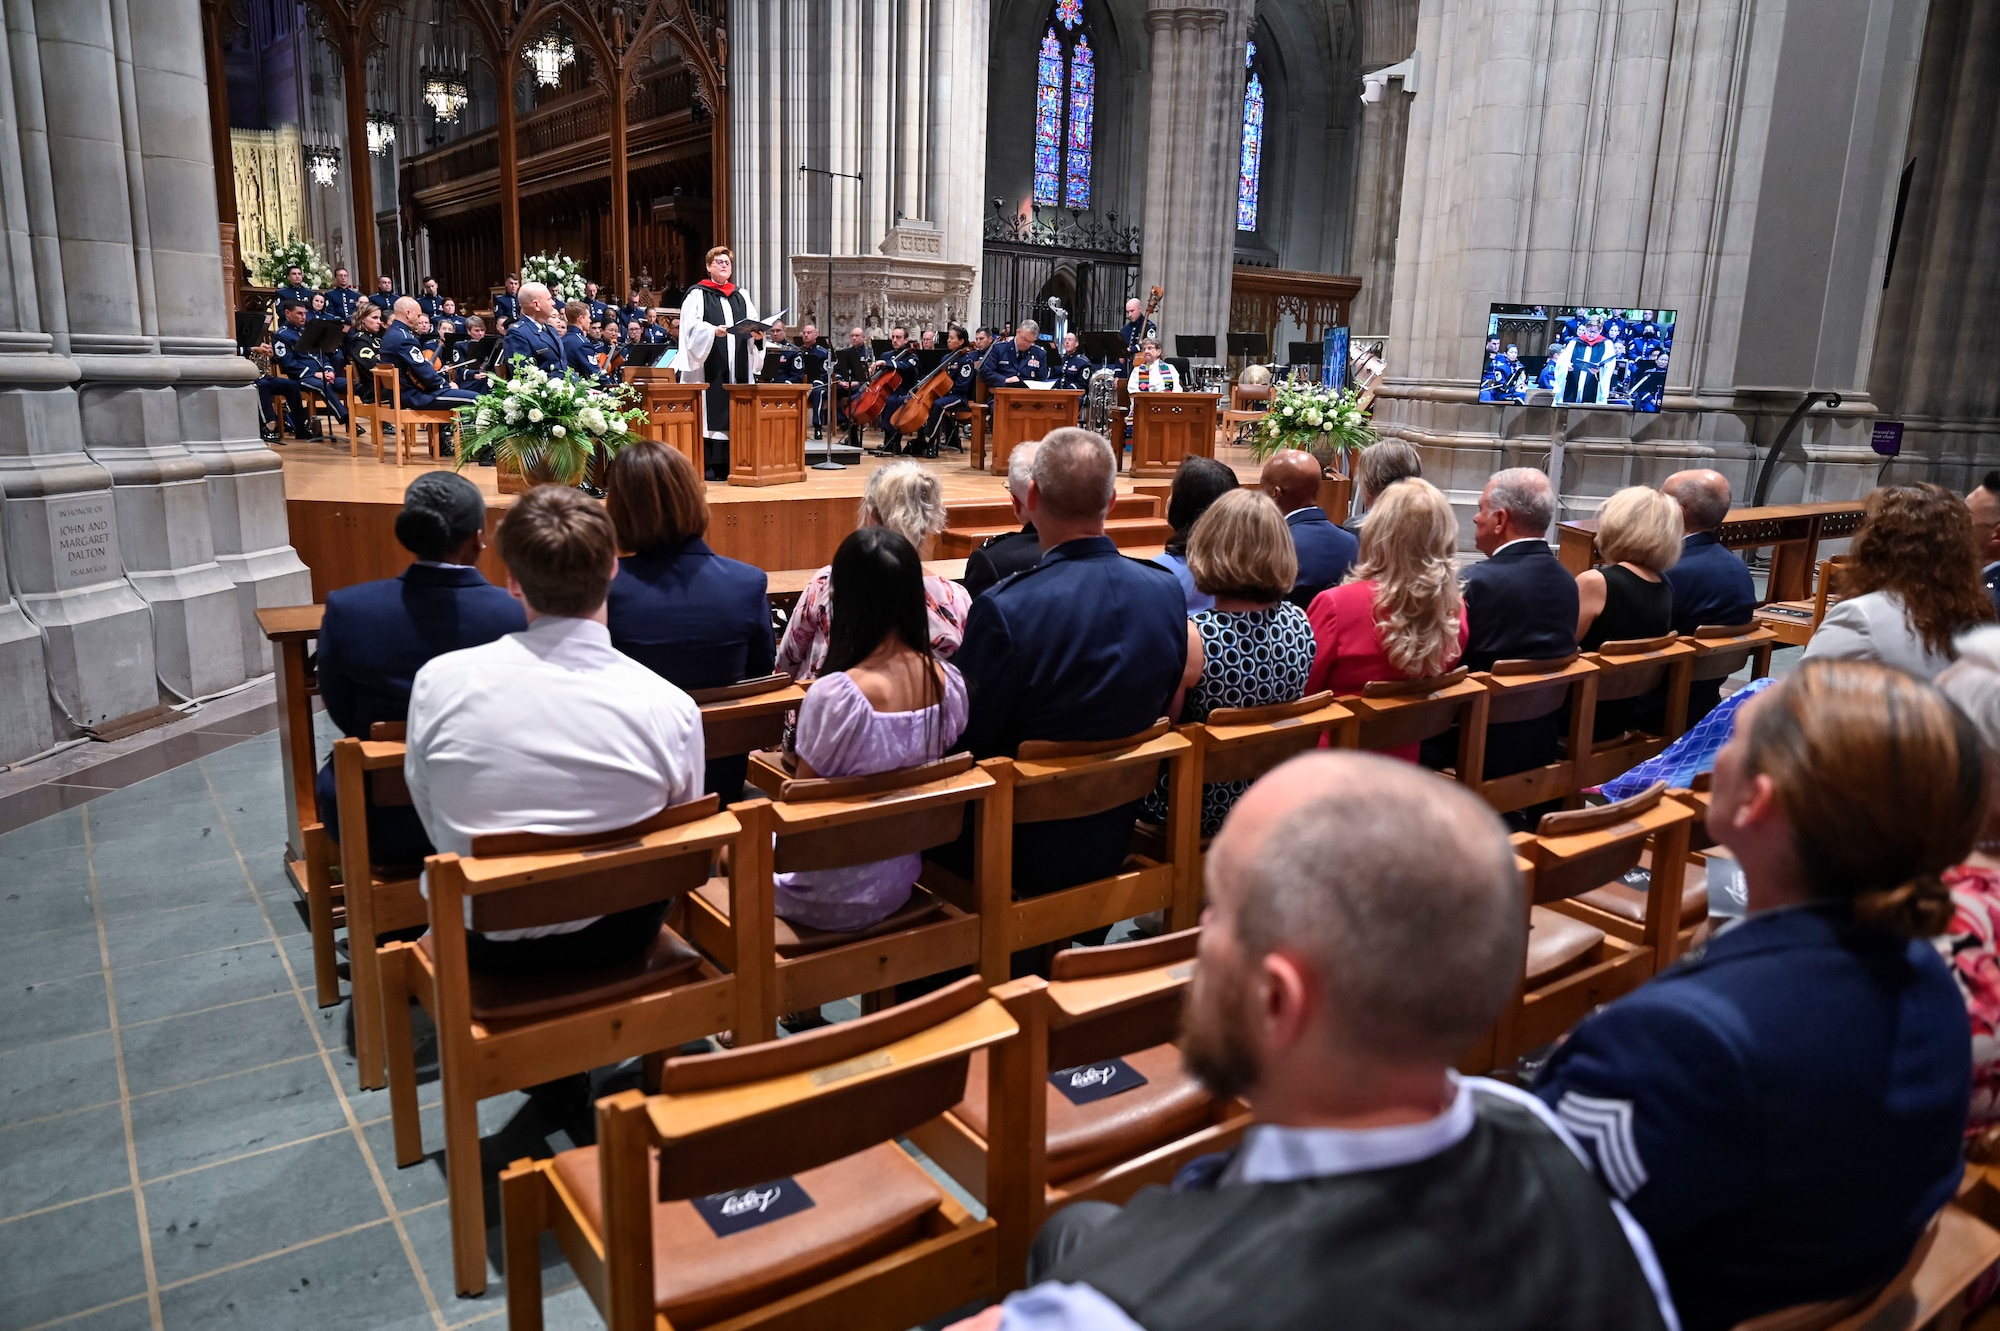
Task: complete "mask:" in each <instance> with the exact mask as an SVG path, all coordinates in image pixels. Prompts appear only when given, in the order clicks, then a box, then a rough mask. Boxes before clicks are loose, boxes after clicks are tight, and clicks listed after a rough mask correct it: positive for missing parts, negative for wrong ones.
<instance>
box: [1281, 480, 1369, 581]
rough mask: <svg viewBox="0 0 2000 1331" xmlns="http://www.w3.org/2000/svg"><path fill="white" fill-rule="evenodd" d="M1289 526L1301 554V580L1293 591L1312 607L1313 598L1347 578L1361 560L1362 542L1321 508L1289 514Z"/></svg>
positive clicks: (1287, 521) (1304, 509)
mask: <svg viewBox="0 0 2000 1331" xmlns="http://www.w3.org/2000/svg"><path fill="white" fill-rule="evenodd" d="M1285 525H1286V526H1287V527H1290V528H1291V529H1292V546H1293V548H1294V549H1296V550H1297V551H1298V552H1299V577H1298V581H1297V582H1295V583H1294V584H1292V590H1293V592H1294V595H1295V597H1303V598H1304V602H1305V603H1306V604H1310V603H1311V601H1312V598H1313V597H1315V596H1317V595H1319V594H1320V593H1321V592H1323V591H1325V590H1326V589H1327V588H1328V587H1331V586H1333V585H1334V584H1335V583H1337V582H1339V581H1340V580H1341V579H1342V578H1344V577H1346V576H1347V570H1348V569H1350V568H1352V567H1354V561H1355V560H1356V559H1357V558H1359V557H1360V554H1361V542H1360V541H1358V540H1356V539H1355V537H1354V534H1353V533H1352V532H1350V531H1348V530H1347V529H1345V528H1344V527H1338V526H1335V525H1334V522H1333V519H1332V518H1329V517H1328V516H1327V515H1326V510H1325V509H1323V508H1321V507H1319V506H1318V505H1317V504H1312V505H1308V506H1307V507H1305V508H1295V509H1293V510H1292V511H1291V512H1289V513H1287V514H1285Z"/></svg>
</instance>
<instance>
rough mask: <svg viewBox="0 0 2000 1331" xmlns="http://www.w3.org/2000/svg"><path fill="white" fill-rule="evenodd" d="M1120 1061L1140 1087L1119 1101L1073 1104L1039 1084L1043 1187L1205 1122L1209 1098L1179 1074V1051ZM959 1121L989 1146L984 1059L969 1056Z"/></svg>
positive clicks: (1168, 1048)
mask: <svg viewBox="0 0 2000 1331" xmlns="http://www.w3.org/2000/svg"><path fill="white" fill-rule="evenodd" d="M1124 1059H1125V1061H1126V1062H1127V1063H1129V1064H1131V1066H1132V1068H1133V1070H1134V1071H1136V1072H1138V1074H1139V1075H1140V1076H1142V1077H1144V1078H1145V1079H1146V1084H1145V1085H1144V1086H1138V1087H1134V1088H1133V1089H1132V1090H1129V1091H1125V1092H1122V1093H1120V1094H1118V1095H1110V1096H1106V1097H1105V1098H1104V1099H1102V1100H1093V1101H1091V1102H1090V1103H1089V1104H1083V1105H1079V1104H1072V1103H1071V1102H1070V1099H1069V1097H1068V1096H1066V1095H1064V1094H1063V1093H1062V1092H1061V1091H1059V1090H1057V1089H1056V1088H1055V1087H1054V1086H1051V1085H1049V1084H1048V1083H1046V1082H1044V1083H1043V1086H1042V1091H1043V1093H1044V1095H1046V1096H1047V1098H1048V1161H1049V1164H1048V1181H1049V1182H1051V1183H1062V1182H1064V1181H1066V1180H1068V1179H1073V1178H1076V1177H1077V1176H1079V1175H1081V1174H1088V1173H1090V1172H1091V1171H1092V1170H1094V1169H1100V1168H1102V1167H1103V1166H1105V1165H1108V1164H1112V1163H1114V1162H1116V1161H1119V1160H1124V1159H1128V1158H1130V1157H1132V1156H1135V1155H1142V1154H1144V1153H1145V1152H1147V1151H1149V1150H1151V1149H1153V1148H1154V1147H1156V1146H1163V1145H1165V1144H1166V1143H1168V1142H1170V1141H1172V1140H1174V1139H1175V1138H1176V1137H1183V1136H1186V1135H1187V1134H1188V1133H1190V1132H1193V1131H1194V1130H1195V1129H1196V1128H1199V1127H1200V1126H1201V1125H1202V1124H1203V1123H1205V1122H1207V1121H1208V1120H1209V1117H1210V1115H1211V1112H1212V1111H1213V1109H1214V1106H1215V1097H1214V1096H1212V1095H1210V1094H1209V1093H1208V1090H1207V1088H1206V1087H1204V1086H1203V1085H1202V1084H1201V1083H1200V1082H1199V1081H1196V1080H1195V1079H1194V1077H1193V1076H1192V1075H1191V1074H1189V1072H1188V1071H1187V1069H1186V1068H1184V1067H1182V1066H1181V1051H1180V1050H1179V1049H1177V1048H1175V1047H1174V1046H1173V1045H1170V1044H1160V1045H1154V1046H1153V1047H1152V1048H1151V1049H1142V1050H1140V1051H1139V1052H1138V1053H1136V1054H1126V1055H1124ZM951 1112H952V1113H953V1114H954V1115H955V1116H956V1117H957V1118H958V1121H959V1122H961V1123H963V1124H964V1125H965V1126H966V1127H968V1128H970V1129H971V1130H972V1131H973V1132H975V1133H977V1134H978V1135H979V1136H980V1137H981V1138H984V1139H988V1140H990V1139H991V1135H992V1134H990V1133H989V1132H988V1131H987V1120H986V1052H985V1051H984V1050H980V1051H978V1052H976V1053H974V1054H973V1056H972V1065H971V1067H970V1068H969V1069H968V1070H967V1072H966V1074H965V1098H964V1099H963V1100H960V1101H959V1102H958V1104H957V1105H956V1106H955V1107H954V1108H953V1109H952V1111H951Z"/></svg>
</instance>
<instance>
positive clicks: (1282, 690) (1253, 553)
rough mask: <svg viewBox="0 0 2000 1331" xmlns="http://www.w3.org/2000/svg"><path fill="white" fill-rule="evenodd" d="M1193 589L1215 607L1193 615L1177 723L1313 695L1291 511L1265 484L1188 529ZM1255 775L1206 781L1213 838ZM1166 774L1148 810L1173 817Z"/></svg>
mask: <svg viewBox="0 0 2000 1331" xmlns="http://www.w3.org/2000/svg"><path fill="white" fill-rule="evenodd" d="M1187 560H1188V568H1189V570H1190V571H1191V572H1192V573H1193V575H1194V584H1195V587H1196V588H1197V589H1198V590H1199V591H1201V592H1202V593H1203V594H1204V595H1205V596H1212V597H1214V598H1215V604H1214V608H1213V609H1209V610H1199V611H1196V612H1195V613H1194V614H1192V615H1190V616H1188V666H1187V674H1186V675H1185V676H1184V677H1183V678H1184V683H1183V685H1182V696H1181V703H1180V706H1179V708H1178V709H1177V714H1176V716H1175V718H1174V719H1175V720H1177V721H1204V720H1207V719H1208V714H1209V713H1210V712H1212V711H1214V710H1215V709H1216V708H1218V707H1265V706H1269V705H1270V704H1272V703H1281V702H1296V701H1298V700H1299V699H1300V698H1303V697H1304V696H1305V692H1306V675H1307V673H1308V672H1310V671H1311V669H1312V663H1313V633H1312V625H1311V624H1310V623H1309V622H1308V621H1307V619H1306V615H1305V611H1303V610H1301V609H1299V608H1298V607H1297V606H1295V605H1291V604H1288V603H1287V602H1286V601H1285V599H1284V598H1285V595H1286V593H1287V592H1289V591H1290V590H1291V588H1292V583H1293V582H1295V581H1296V580H1297V579H1298V571H1299V561H1298V554H1297V551H1296V550H1295V549H1294V548H1293V545H1292V533H1291V529H1290V528H1288V527H1287V526H1285V518H1284V515H1283V514H1281V513H1280V512H1278V506H1277V505H1276V504H1274V503H1272V502H1271V499H1270V497H1269V496H1268V495H1266V494H1264V492H1263V491H1261V490H1233V491H1231V492H1230V493H1228V494H1225V495H1223V496H1222V497H1221V498H1220V499H1217V500H1216V501H1215V502H1214V504H1212V505H1210V507H1209V509H1208V511H1207V512H1205V513H1203V514H1202V515H1201V519H1200V520H1199V521H1198V522H1196V523H1195V524H1194V528H1193V530H1192V531H1191V532H1190V533H1189V536H1188V553H1187ZM1249 788H1250V783H1249V782H1248V781H1226V782H1216V783H1212V784H1207V785H1204V786H1203V787H1202V788H1201V831H1202V835H1203V836H1213V835H1214V834H1215V833H1216V832H1217V831H1218V830H1220V828H1221V827H1222V819H1223V816H1224V815H1225V814H1227V813H1228V812H1229V807H1230V806H1231V805H1232V804H1234V803H1236V800H1237V797H1238V796H1240V795H1242V794H1243V792H1244V791H1246V790H1248V789H1249ZM1166 813H1167V799H1166V786H1165V780H1164V778H1162V783H1161V785H1160V787H1159V788H1158V789H1156V790H1155V791H1154V792H1153V793H1152V794H1151V795H1149V796H1148V797H1147V800H1146V817H1147V818H1148V820H1150V821H1155V822H1157V821H1160V820H1162V819H1164V818H1165V817H1166Z"/></svg>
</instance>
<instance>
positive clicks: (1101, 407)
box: [1084, 365, 1118, 437]
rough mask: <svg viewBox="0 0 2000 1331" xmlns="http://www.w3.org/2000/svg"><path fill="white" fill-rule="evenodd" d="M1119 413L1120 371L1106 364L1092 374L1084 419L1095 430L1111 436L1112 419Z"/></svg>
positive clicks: (1085, 401)
mask: <svg viewBox="0 0 2000 1331" xmlns="http://www.w3.org/2000/svg"><path fill="white" fill-rule="evenodd" d="M1117 414H1118V371H1117V370H1115V369H1112V368H1111V367H1110V366H1108V365H1107V366H1105V367H1103V368H1102V369H1099V370H1097V371H1095V372H1093V373H1092V374H1091V376H1090V386H1089V389H1088V391H1087V393H1086V395H1085V399H1084V419H1085V421H1087V422H1088V424H1089V428H1090V429H1091V430H1093V431H1094V432H1096V433H1098V434H1101V435H1105V436H1106V437H1109V436H1110V434H1111V419H1112V417H1114V416H1116V415H1117Z"/></svg>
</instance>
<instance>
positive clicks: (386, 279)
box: [368, 273, 402, 319]
mask: <svg viewBox="0 0 2000 1331" xmlns="http://www.w3.org/2000/svg"><path fill="white" fill-rule="evenodd" d="M401 299H402V297H401V296H399V295H397V294H396V283H395V281H394V280H393V279H392V278H390V276H389V275H388V274H387V273H384V274H383V275H382V276H380V277H378V278H376V279H375V289H374V290H373V291H371V292H369V293H368V301H369V303H370V304H372V305H374V306H375V308H377V309H379V310H381V311H382V317H383V318H384V319H386V318H388V317H389V313H390V311H392V310H394V309H395V308H396V302H397V301H399V300H401Z"/></svg>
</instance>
